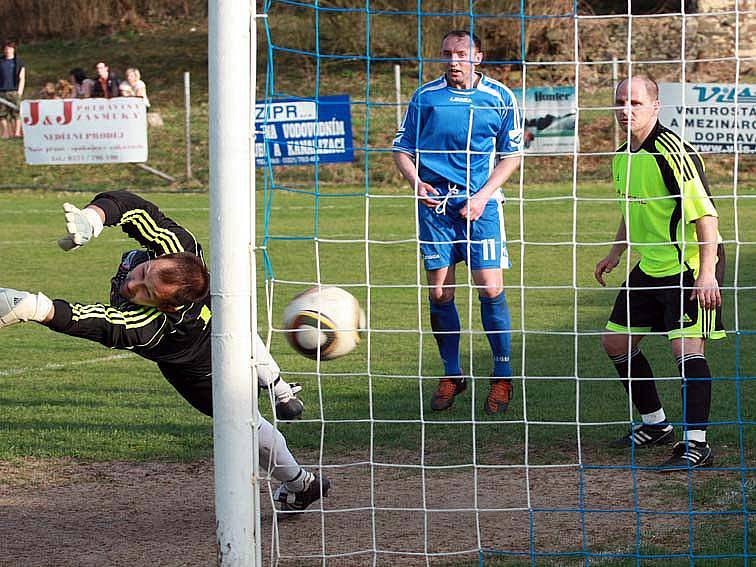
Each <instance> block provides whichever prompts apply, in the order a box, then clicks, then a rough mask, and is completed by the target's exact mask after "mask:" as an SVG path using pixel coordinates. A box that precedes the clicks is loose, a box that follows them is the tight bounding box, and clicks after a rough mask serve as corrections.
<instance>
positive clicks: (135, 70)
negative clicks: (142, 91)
mask: <svg viewBox="0 0 756 567" xmlns="http://www.w3.org/2000/svg"><path fill="white" fill-rule="evenodd" d="M130 72H133V73H134V76H135V77H136V80H137V81H139V80H140V79H141V78H142V74H141V73H140V72H139V69H137V68H136V67H129V68H128V69H126V74H125V76H126V77H128V76H129V73H130Z"/></svg>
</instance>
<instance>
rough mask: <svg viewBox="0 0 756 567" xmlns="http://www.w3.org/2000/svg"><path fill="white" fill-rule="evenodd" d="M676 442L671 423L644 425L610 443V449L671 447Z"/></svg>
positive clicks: (637, 426)
mask: <svg viewBox="0 0 756 567" xmlns="http://www.w3.org/2000/svg"><path fill="white" fill-rule="evenodd" d="M674 442H675V430H674V428H673V427H672V426H671V425H670V424H669V423H659V424H654V425H649V424H646V423H642V424H640V425H636V426H635V427H633V428H632V429H631V430H630V431H629V432H628V433H627V435H624V436H623V437H620V438H619V439H615V440H614V441H612V442H611V443H609V446H610V447H615V448H624V447H632V446H633V445H634V446H635V447H648V446H649V445H671V444H672V443H674Z"/></svg>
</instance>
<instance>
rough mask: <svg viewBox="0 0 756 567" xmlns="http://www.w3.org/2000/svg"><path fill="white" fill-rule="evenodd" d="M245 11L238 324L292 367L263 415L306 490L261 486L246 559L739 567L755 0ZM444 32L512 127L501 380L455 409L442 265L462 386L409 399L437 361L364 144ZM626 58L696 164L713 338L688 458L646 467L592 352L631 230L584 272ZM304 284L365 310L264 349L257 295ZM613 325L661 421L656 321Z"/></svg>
mask: <svg viewBox="0 0 756 567" xmlns="http://www.w3.org/2000/svg"><path fill="white" fill-rule="evenodd" d="M258 16H262V17H259V18H258V32H259V36H258V47H257V54H258V66H257V67H258V82H257V99H258V107H257V108H258V112H257V114H258V115H259V116H258V118H259V120H258V122H257V125H256V131H257V136H258V137H257V144H256V152H255V153H256V159H257V168H256V176H257V182H258V189H261V190H260V191H258V195H259V197H258V203H259V204H260V206H259V207H258V228H259V234H260V240H259V242H258V245H259V246H260V247H261V249H262V250H263V252H264V261H263V262H262V265H261V266H258V268H259V269H260V270H261V271H260V273H261V274H262V275H263V277H260V280H259V282H260V284H259V285H258V306H259V322H260V323H259V328H260V334H261V336H262V337H263V338H264V339H266V340H267V341H268V342H269V345H270V350H271V352H272V354H273V356H274V357H275V358H276V360H277V361H278V364H279V366H280V367H281V369H282V376H283V377H284V378H285V379H286V380H287V381H289V382H299V383H301V384H302V385H303V391H302V392H301V393H300V397H301V398H302V400H304V403H305V411H304V414H303V419H301V420H299V421H296V422H275V423H276V426H277V427H278V428H279V429H280V430H281V431H282V432H283V434H284V435H285V437H286V438H287V441H288V445H289V448H290V449H291V450H292V452H293V453H294V455H295V456H296V457H297V459H298V460H299V461H300V463H301V464H302V465H303V466H304V467H305V468H307V469H308V470H311V471H313V472H318V473H320V474H324V475H326V476H327V477H328V478H329V479H331V482H332V487H331V491H330V493H329V496H328V497H327V498H324V499H322V500H319V501H318V502H316V503H315V504H313V505H312V506H311V507H309V508H308V509H307V510H306V511H305V512H304V513H302V514H298V515H296V517H294V516H293V515H292V514H289V513H286V512H280V511H277V510H276V509H275V506H273V502H272V493H273V490H274V489H275V486H264V487H263V493H262V511H261V514H262V516H261V517H262V520H261V523H262V529H263V534H264V538H263V548H264V555H265V557H266V563H268V562H270V563H271V564H276V565H349V566H351V565H430V564H432V565H475V564H481V565H519V564H530V565H552V564H553V565H572V564H575V565H577V564H583V565H588V564H595V565H651V564H654V565H657V564H658V565H678V564H679V565H683V564H686V565H704V564H705V565H748V564H749V561H750V560H751V559H752V558H753V557H754V553H755V550H756V543H754V542H755V541H756V533H755V532H756V528H755V525H754V522H753V520H752V514H753V511H754V498H755V497H756V489H755V487H756V475H755V466H754V463H755V462H756V461H755V460H754V457H755V453H754V446H755V445H754V441H755V440H756V428H754V419H755V418H756V402H754V400H755V399H756V386H755V385H754V376H756V354H754V353H756V337H755V336H754V330H755V329H756V291H755V290H756V287H755V285H756V261H755V260H756V255H755V254H756V248H754V244H756V228H754V227H755V226H756V224H755V223H754V222H753V219H754V218H756V216H754V215H756V201H754V197H756V160H755V153H754V152H755V151H756V106H755V104H756V77H755V76H754V74H756V48H754V43H753V34H754V32H756V3H755V2H753V1H752V0H698V1H695V2H691V1H669V2H654V3H652V2H640V1H633V2H627V3H624V2H623V3H616V2H606V1H601V0H596V1H595V2H594V1H588V0H586V1H585V2H574V1H572V0H550V1H546V0H532V1H522V2H520V1H508V0H478V1H472V0H416V1H414V0H267V1H265V2H264V3H262V4H258ZM450 30H465V31H468V32H472V33H474V34H476V35H477V36H479V37H480V38H481V40H482V51H483V53H484V59H483V62H482V64H481V65H480V66H479V67H478V71H479V72H480V73H482V74H483V75H485V76H486V77H489V78H491V79H493V80H495V81H498V82H499V83H502V84H503V85H505V86H506V87H508V88H509V89H510V90H511V91H512V93H513V94H514V95H515V97H516V99H517V101H518V103H517V104H518V106H519V110H520V112H521V113H522V125H523V129H524V136H525V144H524V145H525V147H524V148H523V150H522V161H521V164H520V166H519V168H518V169H517V171H516V172H515V173H514V174H513V175H512V176H511V177H510V178H509V179H508V180H507V182H506V183H505V184H504V186H503V196H504V204H503V217H504V222H505V225H506V235H507V238H506V242H507V248H508V254H509V259H510V261H511V268H510V269H508V270H505V272H504V291H505V293H506V298H507V301H508V305H509V310H510V318H511V329H510V330H509V332H508V333H509V335H510V338H511V355H510V360H511V367H512V372H513V376H512V379H513V380H512V382H513V394H512V399H511V402H510V404H509V408H508V410H507V411H506V412H505V413H501V414H497V415H488V414H487V413H486V412H485V411H484V409H483V408H484V402H485V400H486V396H487V395H488V392H489V387H490V384H489V377H490V376H491V372H492V369H493V363H492V357H491V350H490V347H489V343H488V340H487V336H486V333H485V332H484V330H483V323H482V321H481V315H480V303H479V299H478V293H479V289H478V287H477V286H476V284H475V282H474V280H473V278H472V273H471V271H470V269H469V268H468V267H467V266H466V265H465V264H464V263H460V264H459V265H458V266H457V269H456V280H455V281H454V282H453V288H454V291H455V303H456V307H457V310H458V313H459V320H460V335H461V366H462V371H463V373H464V375H465V376H467V384H468V387H467V390H466V391H465V392H464V393H462V394H460V395H458V396H457V397H456V398H455V399H454V403H453V405H452V407H451V408H450V409H448V410H446V411H432V410H431V409H430V405H429V404H430V399H431V396H432V394H433V392H434V391H435V390H436V387H437V385H438V381H439V379H440V378H443V377H444V365H443V364H442V361H441V358H440V356H439V352H438V349H437V345H436V338H435V337H434V333H433V330H432V328H431V318H430V313H429V302H428V294H429V286H428V283H427V280H426V274H425V270H424V265H423V258H422V254H421V253H420V244H421V240H422V239H421V237H420V234H419V232H418V228H417V226H418V225H417V217H418V209H417V207H418V202H417V197H416V196H415V195H414V193H413V189H412V187H411V186H410V184H408V183H407V182H406V181H405V180H404V179H403V178H402V177H401V175H400V174H399V172H398V171H397V168H396V166H395V164H394V160H393V157H392V141H393V139H394V137H395V135H396V132H397V128H398V126H399V123H400V121H401V119H402V117H403V116H404V114H405V112H406V111H407V108H408V103H409V101H410V99H411V96H412V94H413V92H415V91H416V89H418V88H419V87H420V86H421V85H423V84H425V83H428V82H429V81H432V80H434V79H437V78H439V77H440V76H441V75H442V74H443V73H444V72H445V70H446V63H445V62H444V61H443V60H442V57H441V54H440V50H441V44H442V39H443V37H444V35H445V34H446V33H447V32H448V31H450ZM637 76H650V77H653V78H654V79H655V80H656V81H657V83H658V84H659V89H660V104H661V109H660V114H659V116H660V120H661V122H662V123H663V124H664V125H665V126H666V127H668V128H670V129H671V130H672V131H673V132H676V133H677V134H678V135H680V136H682V138H684V139H685V140H687V141H688V142H689V143H690V144H692V145H693V147H694V148H695V150H696V151H697V153H698V155H700V156H701V159H702V161H703V162H704V164H705V167H706V173H705V175H706V178H707V180H708V186H709V188H710V191H711V194H712V196H713V201H714V203H715V205H716V210H717V213H718V215H719V233H720V234H721V237H722V243H723V245H724V248H725V250H726V258H727V264H726V272H725V278H724V282H723V284H722V285H721V296H722V301H723V320H724V324H725V328H726V330H727V338H726V340H718V341H713V340H712V341H708V342H707V351H706V356H707V359H708V364H709V367H710V368H711V372H712V376H713V378H712V396H711V411H710V414H709V417H708V422H707V424H708V427H707V441H708V443H709V445H710V447H711V449H712V450H713V453H714V457H713V465H712V466H709V467H705V468H701V469H695V470H693V469H686V470H680V471H677V472H673V473H669V472H666V473H662V472H660V468H659V465H660V463H662V462H664V461H665V460H666V459H668V458H669V457H670V456H671V455H672V447H671V445H664V446H659V447H627V448H625V449H616V448H611V447H610V443H611V442H612V441H613V440H615V439H618V438H620V437H621V436H623V435H625V434H626V433H627V431H628V430H629V429H630V428H631V427H637V426H639V425H640V424H641V423H642V417H641V415H640V414H639V413H638V412H637V411H636V410H635V408H634V407H633V405H632V403H631V402H630V401H629V399H628V395H627V393H626V392H625V390H624V389H623V388H622V385H621V383H620V381H619V379H618V376H617V371H616V370H615V367H614V365H613V364H612V361H611V360H610V359H609V357H608V356H607V355H606V353H605V352H604V349H603V348H602V334H603V333H605V332H606V331H605V325H606V323H607V320H608V318H609V316H610V313H611V312H612V307H613V305H614V302H615V298H616V297H617V296H618V294H621V293H622V283H623V282H624V281H625V280H626V279H627V277H628V274H629V273H630V271H631V270H632V269H633V267H634V266H635V264H636V263H637V261H638V259H639V252H641V250H639V248H640V246H633V234H630V235H629V240H630V244H631V246H630V249H629V250H628V252H627V253H626V254H625V255H624V256H623V257H622V260H621V261H620V263H619V265H618V266H617V267H616V268H615V269H614V270H613V271H612V272H611V273H609V274H604V277H605V279H606V282H607V286H606V287H601V286H599V285H598V283H597V282H596V281H595V279H594V269H595V266H596V264H597V262H598V261H599V260H601V259H602V258H604V257H605V256H606V255H607V254H608V253H609V250H610V248H611V246H612V245H613V244H614V242H615V234H616V232H617V226H618V224H619V221H620V219H621V218H622V214H623V211H626V210H627V209H628V207H629V206H630V199H628V198H625V197H624V196H623V195H621V194H618V193H617V191H616V190H615V188H616V186H617V185H616V183H615V180H614V179H613V177H612V160H613V158H615V156H616V155H617V153H616V151H617V148H618V147H619V146H621V145H622V144H624V143H625V142H626V141H627V139H628V134H629V131H628V128H627V126H624V127H623V126H621V125H618V123H617V121H616V120H615V118H614V106H615V101H616V99H615V89H616V86H617V84H618V82H620V81H622V80H624V79H626V78H628V77H637ZM227 88H233V85H228V86H227ZM263 105H268V106H267V107H265V106H263ZM345 105H346V108H347V111H346V112H345V111H344V108H345ZM260 108H268V112H262V113H261V112H260ZM287 108H288V109H289V110H287ZM272 109H277V110H275V111H274V110H272ZM292 109H293V110H292ZM303 109H308V110H303ZM308 112H309V113H310V114H307V113H308ZM287 113H288V114H287ZM303 113H304V114H303ZM467 127H468V125H467V124H460V128H461V129H465V131H466V129H467ZM349 134H351V135H349ZM621 152H624V153H625V154H626V155H627V156H629V162H630V164H631V165H630V167H631V168H632V167H633V164H634V163H635V162H634V161H633V155H632V152H629V151H628V149H627V147H625V148H624V149H621V150H620V153H621ZM342 158H343V159H342ZM419 159H420V160H422V159H423V157H422V156H420V158H419ZM468 161H469V160H468ZM683 168H684V166H683ZM680 175H684V174H682V173H681V174H680ZM674 242H676V240H674ZM674 242H673V244H674ZM325 285H335V286H339V287H342V288H344V289H346V290H347V291H349V292H350V293H352V294H353V295H354V296H355V297H356V298H357V299H358V300H359V301H360V304H361V305H362V307H363V308H364V310H365V313H366V319H367V328H366V329H365V331H364V333H363V337H362V343H361V344H360V346H359V347H358V348H357V349H356V350H355V351H354V352H352V353H351V354H349V355H347V356H345V357H343V358H340V359H337V360H332V361H325V360H308V359H306V358H304V357H302V356H300V355H298V354H296V353H295V352H294V351H293V350H292V349H291V348H290V347H289V346H288V344H287V342H286V339H285V332H284V329H283V327H282V323H281V318H282V313H283V310H284V308H285V306H286V305H287V303H288V302H289V301H290V300H291V298H293V297H294V296H295V295H296V294H298V293H300V292H302V291H304V290H305V289H308V288H310V287H312V286H325ZM689 292H690V290H688V293H689ZM681 301H682V300H681ZM652 309H654V308H652V307H649V310H652ZM633 331H634V332H635V331H637V332H638V333H642V334H647V335H648V336H647V337H646V338H645V339H644V341H643V343H642V352H643V353H644V355H645V357H646V359H648V361H649V363H650V366H651V368H652V369H653V372H654V377H655V379H656V386H657V389H658V393H659V397H660V399H661V402H662V404H663V407H664V411H665V413H666V418H667V420H668V421H669V423H670V424H671V425H672V426H673V427H674V429H675V434H676V439H677V440H678V441H680V440H682V436H683V431H684V429H685V426H684V422H685V419H686V418H685V415H684V404H683V397H684V396H685V395H687V394H686V393H685V392H686V391H687V389H683V396H681V378H680V374H679V372H678V368H677V366H676V364H675V358H674V356H672V352H671V349H670V341H669V340H668V338H667V333H666V332H663V331H658V330H655V329H652V330H651V331H649V330H648V329H645V330H643V329H634V330H633ZM635 336H637V335H633V337H635ZM631 388H632V386H631ZM261 411H262V413H263V414H264V415H267V416H268V417H271V419H272V416H271V415H270V410H269V407H267V404H264V403H262V404H261Z"/></svg>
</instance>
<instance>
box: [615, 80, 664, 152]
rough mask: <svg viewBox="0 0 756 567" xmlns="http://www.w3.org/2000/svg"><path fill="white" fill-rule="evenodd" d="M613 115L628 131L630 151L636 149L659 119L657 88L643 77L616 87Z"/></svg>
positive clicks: (626, 81)
mask: <svg viewBox="0 0 756 567" xmlns="http://www.w3.org/2000/svg"><path fill="white" fill-rule="evenodd" d="M614 106H615V108H614V114H615V116H616V118H617V122H619V124H620V126H621V127H622V129H623V130H625V131H628V129H629V131H630V134H631V137H632V140H631V141H632V144H631V148H632V149H637V148H638V147H639V146H640V145H641V144H642V143H643V141H644V140H645V139H646V138H647V137H648V135H649V134H650V133H651V131H652V130H653V129H654V127H655V126H656V122H657V120H658V117H659V108H660V107H661V104H660V103H659V87H658V85H657V84H656V81H654V80H653V79H650V78H648V77H644V76H643V75H638V76H637V77H633V78H632V79H625V80H624V81H622V82H621V83H620V84H619V85H617V93H616V96H615V100H614Z"/></svg>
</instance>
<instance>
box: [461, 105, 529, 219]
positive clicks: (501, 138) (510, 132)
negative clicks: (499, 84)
mask: <svg viewBox="0 0 756 567" xmlns="http://www.w3.org/2000/svg"><path fill="white" fill-rule="evenodd" d="M503 96H504V98H503V99H502V100H504V101H505V103H504V104H505V105H506V106H505V107H504V108H502V109H501V111H502V120H501V126H500V128H499V133H498V134H497V136H496V154H497V157H498V162H497V164H496V167H494V169H493V171H492V172H491V174H490V175H489V176H488V179H487V180H486V183H485V184H484V185H483V187H481V188H480V190H479V191H478V192H477V193H476V194H475V195H473V196H472V197H471V198H470V199H469V200H468V201H467V203H466V204H465V206H464V207H462V209H461V210H460V211H459V214H460V215H461V216H462V217H464V218H468V219H470V220H471V221H474V220H477V219H478V218H480V216H481V215H482V214H483V211H484V210H485V208H486V205H487V204H488V201H490V200H491V196H492V195H493V194H494V193H495V192H496V190H497V189H498V188H499V187H501V186H502V185H503V184H504V183H506V181H507V180H508V179H509V178H510V177H511V176H512V174H513V173H514V172H515V171H517V170H518V169H519V167H520V161H521V155H522V134H523V129H522V115H521V114H520V109H519V106H518V104H517V99H515V98H513V97H511V96H510V95H509V94H504V95H503Z"/></svg>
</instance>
